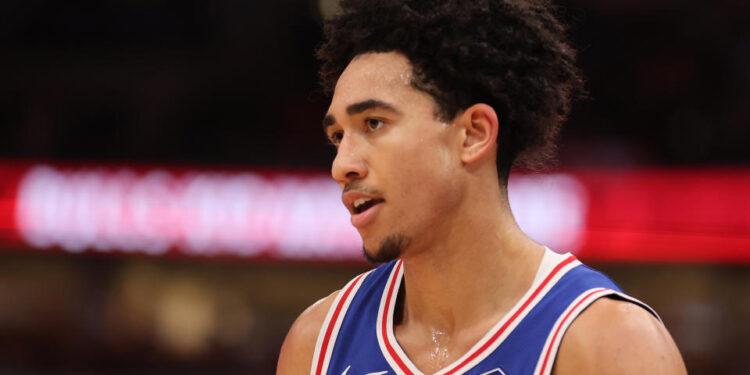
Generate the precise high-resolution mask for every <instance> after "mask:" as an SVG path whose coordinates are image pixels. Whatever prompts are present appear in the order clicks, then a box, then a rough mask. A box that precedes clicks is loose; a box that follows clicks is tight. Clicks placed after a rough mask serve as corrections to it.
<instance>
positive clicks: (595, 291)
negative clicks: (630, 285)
mask: <svg viewBox="0 0 750 375" xmlns="http://www.w3.org/2000/svg"><path fill="white" fill-rule="evenodd" d="M603 290H607V288H600V289H596V290H594V291H592V292H590V293H589V294H587V295H586V296H585V297H583V298H581V300H580V301H578V303H576V304H575V306H573V308H572V309H570V311H568V313H567V314H565V317H564V318H563V320H562V321H561V322H560V325H559V326H557V329H556V330H555V334H554V335H552V341H550V346H549V348H547V353H545V355H544V362H542V369H541V370H540V371H539V373H540V374H544V369H545V368H546V367H547V361H548V360H549V355H550V353H551V352H552V348H553V347H554V346H555V340H556V339H557V335H558V334H559V333H560V329H561V328H562V327H564V326H565V321H567V320H568V318H570V315H571V314H572V313H573V311H575V310H576V309H577V308H578V306H581V304H582V303H584V302H585V301H586V300H587V299H589V298H591V296H592V295H594V294H596V293H599V292H601V291H603Z"/></svg>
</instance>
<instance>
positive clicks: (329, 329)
mask: <svg viewBox="0 0 750 375" xmlns="http://www.w3.org/2000/svg"><path fill="white" fill-rule="evenodd" d="M364 275H365V274H364V273H363V274H361V275H359V277H357V279H356V280H354V282H353V283H352V284H351V285H349V287H348V288H346V290H345V291H344V295H342V296H341V299H339V303H338V304H337V305H336V309H335V310H334V311H333V316H331V321H330V322H328V327H327V328H326V334H325V336H324V337H323V344H322V345H321V346H320V356H319V357H318V366H317V368H316V369H315V374H316V375H322V371H323V362H324V360H325V357H326V351H327V350H328V342H329V341H330V340H331V333H333V327H334V326H335V325H336V321H337V320H338V317H339V314H340V313H341V308H342V307H343V306H344V304H345V303H346V300H347V298H348V297H349V294H350V293H351V292H352V289H354V287H355V286H356V285H357V283H358V282H359V279H361V278H362V277H363V276H364Z"/></svg>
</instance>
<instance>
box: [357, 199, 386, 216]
mask: <svg viewBox="0 0 750 375" xmlns="http://www.w3.org/2000/svg"><path fill="white" fill-rule="evenodd" d="M383 202H385V200H383V199H378V198H359V199H357V200H355V201H354V203H353V204H352V213H353V214H355V215H358V214H361V213H363V212H365V211H367V210H369V209H370V208H372V207H373V206H375V205H377V204H380V203H383Z"/></svg>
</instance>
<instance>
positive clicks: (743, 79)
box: [0, 0, 750, 374]
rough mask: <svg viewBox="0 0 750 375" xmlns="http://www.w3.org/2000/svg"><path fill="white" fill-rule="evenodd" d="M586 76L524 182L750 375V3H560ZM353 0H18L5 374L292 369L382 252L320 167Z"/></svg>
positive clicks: (706, 347)
mask: <svg viewBox="0 0 750 375" xmlns="http://www.w3.org/2000/svg"><path fill="white" fill-rule="evenodd" d="M559 3H560V4H561V5H562V6H563V11H564V14H565V17H567V18H568V19H569V20H570V21H572V22H573V24H574V27H573V28H572V30H571V36H572V39H573V41H574V44H575V45H576V46H578V48H579V51H580V66H581V67H582V69H583V71H584V72H585V76H586V78H587V80H588V83H587V86H588V89H589V91H590V96H591V97H590V99H587V100H585V101H581V102H579V103H577V105H576V106H575V107H574V111H573V114H572V117H571V118H570V120H569V121H568V123H567V124H566V126H565V127H564V130H563V132H562V137H561V146H560V154H559V165H558V166H557V167H556V168H555V169H552V170H550V171H548V172H546V173H543V174H530V173H524V172H520V173H518V174H516V175H515V176H514V177H513V180H512V181H511V200H512V202H511V204H512V206H513V209H514V212H515V214H516V216H517V218H518V219H519V222H520V223H521V225H522V228H524V230H526V231H527V232H528V233H529V234H530V235H532V236H533V237H534V238H536V239H538V240H539V241H540V242H543V243H545V244H547V245H549V246H550V247H552V248H554V249H556V250H559V251H572V252H574V253H575V254H576V255H578V256H579V257H580V258H581V259H582V260H583V261H584V262H587V263H589V264H591V265H593V266H595V267H597V268H599V269H601V270H603V271H605V272H606V273H608V274H609V275H610V276H612V278H613V279H614V280H615V281H617V282H618V283H619V284H620V286H621V287H622V288H623V289H624V290H626V291H627V292H628V293H629V294H631V295H633V296H635V297H637V298H639V299H641V300H643V301H645V302H647V303H649V304H650V305H651V306H653V307H654V308H655V309H656V310H657V311H658V312H660V314H661V315H662V318H663V320H664V321H665V324H666V325H667V327H668V328H669V330H670V331H671V333H672V334H673V336H674V338H675V340H676V341H677V344H678V346H679V347H680V350H681V352H682V354H683V356H684V358H685V361H686V363H687V365H688V369H689V370H690V373H691V374H740V373H750V358H748V356H747V353H748V350H750V344H749V343H748V339H747V337H749V336H750V318H748V317H750V198H748V196H749V195H750V194H748V193H749V192H750V150H749V148H750V146H748V145H750V106H749V105H748V104H750V9H749V8H750V7H749V6H748V5H747V3H746V2H744V1H720V2H715V1H714V2H709V1H698V0H687V1H686V0H683V1H674V0H657V1H594V0H566V1H561V2H559ZM335 6H336V4H335V1H327V0H321V1H317V0H280V1H235V0H215V1H158V0H150V1H138V0H130V1H126V0H120V1H109V2H100V1H81V2H73V3H71V2H55V1H44V0H33V1H20V0H5V1H2V2H0V56H2V58H0V373H4V374H5V373H9V374H13V373H22V374H27V373H31V374H49V373H52V374H56V373H123V374H126V373H141V374H148V373H154V374H156V373H176V372H180V373H250V374H271V373H273V372H274V369H275V364H276V359H277V354H278V350H279V348H280V345H281V342H282V340H283V338H284V335H285V333H286V331H287V330H288V328H289V326H290V325H291V323H292V322H293V320H294V318H295V317H296V316H297V315H298V314H299V313H300V312H301V311H302V310H304V308H305V307H306V306H308V305H310V304H311V303H313V302H314V301H316V300H317V299H319V298H322V297H325V296H326V295H328V293H330V292H331V291H333V290H335V289H338V288H340V287H341V286H343V285H344V284H345V283H346V282H347V281H348V280H349V279H350V278H351V277H353V276H354V275H356V274H358V273H360V272H363V271H364V270H367V269H368V265H367V264H366V263H364V262H363V261H362V260H361V259H360V258H361V257H360V252H361V250H360V246H361V245H360V243H359V242H358V241H359V238H358V236H357V234H356V232H354V231H353V229H351V228H350V227H349V225H348V217H347V214H346V212H345V211H344V209H343V208H342V207H339V205H340V203H339V198H338V194H339V193H338V192H337V189H338V188H337V186H336V185H335V184H333V183H332V182H331V181H330V180H329V178H328V177H327V169H328V167H329V164H330V162H331V161H332V158H333V155H334V152H333V151H334V150H333V149H332V148H330V147H329V146H327V145H326V143H325V141H324V137H323V133H322V132H321V128H320V121H321V119H322V117H323V115H324V113H325V110H326V108H327V98H326V97H325V96H323V95H322V94H321V92H320V90H319V88H318V86H317V79H316V70H317V62H316V61H315V59H314V58H313V51H314V49H315V47H316V45H317V44H318V43H320V42H321V22H322V19H323V18H324V15H325V14H329V13H330V12H331V10H332V9H335Z"/></svg>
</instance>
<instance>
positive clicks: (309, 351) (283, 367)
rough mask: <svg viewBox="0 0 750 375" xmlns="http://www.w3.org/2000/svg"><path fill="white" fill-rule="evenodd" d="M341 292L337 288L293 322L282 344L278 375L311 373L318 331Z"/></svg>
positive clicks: (277, 369)
mask: <svg viewBox="0 0 750 375" xmlns="http://www.w3.org/2000/svg"><path fill="white" fill-rule="evenodd" d="M339 292H340V291H338V290H337V291H335V292H333V293H331V295H329V296H328V297H325V298H323V299H321V300H319V301H318V302H316V303H314V304H313V305H311V306H310V307H308V308H307V309H306V310H305V311H304V312H303V313H302V314H300V316H299V317H298V318H297V320H296V321H295V322H294V324H292V328H290V329H289V333H287V335H286V339H284V344H282V346H281V353H280V354H279V362H278V365H277V368H276V374H277V375H293V374H294V375H297V374H309V373H310V366H312V359H313V354H314V353H315V344H316V341H317V339H318V332H320V327H321V326H322V325H323V321H324V320H325V318H326V315H327V314H328V310H329V309H330V308H331V304H333V301H334V300H335V299H336V296H337V295H338V294H339Z"/></svg>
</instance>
